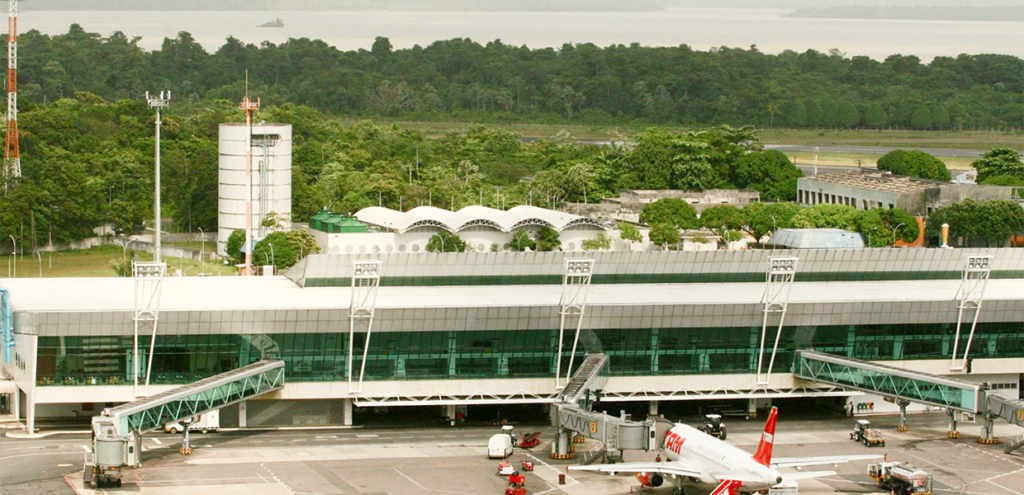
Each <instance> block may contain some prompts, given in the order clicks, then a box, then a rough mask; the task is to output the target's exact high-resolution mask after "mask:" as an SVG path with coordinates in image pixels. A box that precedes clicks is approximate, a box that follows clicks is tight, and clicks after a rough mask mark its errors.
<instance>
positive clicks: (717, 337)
mask: <svg viewBox="0 0 1024 495" xmlns="http://www.w3.org/2000/svg"><path fill="white" fill-rule="evenodd" d="M955 331H956V326H955V325H954V324H921V325H896V324H889V325H828V326H793V327H786V328H785V329H784V331H783V334H782V341H781V342H780V343H779V354H778V357H777V358H776V362H775V363H776V364H775V368H774V369H776V370H789V369H791V366H792V364H793V356H794V352H795V351H796V350H797V349H814V350H818V351H821V352H827V353H830V354H836V355H840V356H846V357H853V358H857V359H863V360H912V359H941V358H948V357H949V356H951V355H952V345H953V337H954V333H955ZM572 333H573V332H571V331H566V333H565V342H564V343H563V349H564V351H563V353H562V366H561V369H562V373H563V375H564V374H565V371H566V369H567V367H568V364H569V354H570V352H571V349H572V337H573V335H572ZM760 334H761V328H760V327H759V326H758V327H752V326H750V327H734V328H649V329H601V330H587V331H585V332H584V333H583V334H581V336H580V344H579V347H578V349H577V357H576V359H575V362H574V366H575V365H579V363H581V362H582V357H583V354H584V353H585V352H605V353H606V354H608V355H609V356H610V364H609V370H608V372H609V375H610V376H648V375H687V374H726V373H754V372H755V368H756V366H757V356H758V350H759V344H760V342H759V339H760ZM364 339H365V334H356V338H355V342H354V344H355V345H354V354H353V355H354V358H355V368H354V369H355V372H356V375H358V371H359V369H360V367H361V365H362V352H363V346H364V343H365V340H364ZM144 340H146V342H145V345H143V344H142V342H140V360H139V361H140V364H141V366H140V370H141V372H140V375H143V374H144V372H145V363H146V359H147V356H146V352H147V351H148V348H149V345H148V339H144ZM770 344H771V343H769V346H770ZM962 345H963V344H962V343H961V346H962ZM557 349H558V330H557V329H551V330H507V331H435V332H374V333H373V334H372V336H371V339H370V346H369V350H368V352H367V360H366V366H365V379H366V380H421V379H454V378H459V379H473V378H519V377H554V375H555V361H554V359H555V355H556V354H557ZM769 351H770V347H769ZM971 356H972V357H973V358H995V357H1002V358H1008V357H1018V358H1019V357H1024V323H1021V322H1013V323H979V324H978V329H977V332H976V334H975V337H974V343H973V344H972V346H971ZM260 359H283V360H284V361H285V363H286V373H287V376H288V381H289V382H320V381H344V380H345V379H346V362H347V360H348V334H346V333H261V334H241V335H239V334H214V335H159V336H157V340H156V352H155V355H154V357H153V377H152V380H151V383H157V384H185V383H192V382H194V381H197V380H199V379H202V378H205V377H207V376H212V375H215V374H218V373H223V372H225V371H230V370H232V369H235V368H238V367H241V366H245V365H247V364H251V363H254V362H256V361H258V360H260ZM38 360H39V366H38V377H39V384H40V385H109V384H125V383H131V381H132V372H131V370H132V337H131V336H78V337H46V336H43V337H40V338H39V356H38Z"/></svg>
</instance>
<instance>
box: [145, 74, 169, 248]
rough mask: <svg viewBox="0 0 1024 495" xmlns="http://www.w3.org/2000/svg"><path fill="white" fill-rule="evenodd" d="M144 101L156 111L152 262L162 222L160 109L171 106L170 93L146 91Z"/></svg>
mask: <svg viewBox="0 0 1024 495" xmlns="http://www.w3.org/2000/svg"><path fill="white" fill-rule="evenodd" d="M146 101H147V102H149V108H152V109H155V110H156V123H155V124H154V125H155V127H156V171H155V173H154V176H153V177H154V182H155V183H156V184H155V187H154V191H155V192H154V196H153V213H154V216H155V217H156V224H155V225H154V226H153V227H154V229H153V230H154V231H155V234H154V237H153V245H154V249H153V261H156V262H159V261H160V230H161V227H162V225H161V224H162V222H161V220H160V109H161V108H164V107H166V106H168V105H170V104H171V92H170V91H167V92H164V91H161V92H160V96H153V97H152V98H151V97H150V96H149V91H146Z"/></svg>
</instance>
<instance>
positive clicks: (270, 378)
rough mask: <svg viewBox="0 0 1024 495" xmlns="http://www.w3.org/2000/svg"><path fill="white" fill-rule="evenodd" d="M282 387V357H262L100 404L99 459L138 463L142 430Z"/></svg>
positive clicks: (95, 426) (95, 430)
mask: <svg viewBox="0 0 1024 495" xmlns="http://www.w3.org/2000/svg"><path fill="white" fill-rule="evenodd" d="M282 388H284V361H281V360H264V361H259V362H256V363H253V364H250V365H248V366H243V367H241V368H238V369H235V370H232V371H228V372H226V373H221V374H219V375H215V376H211V377H209V378H205V379H203V380H200V381H198V382H195V383H191V384H189V385H184V386H181V387H176V388H173V389H171V390H168V391H166V392H162V393H159V394H156V395H153V396H150V397H145V398H142V399H139V400H136V401H134V402H129V403H127V404H123V405H120V406H117V407H113V408H108V409H104V410H103V412H102V413H101V414H100V415H99V416H94V417H93V418H92V429H93V437H94V442H95V445H94V447H95V448H94V450H95V451H96V456H97V459H99V458H100V456H101V454H102V455H103V457H104V458H105V459H108V461H107V462H106V463H107V464H108V465H118V464H117V462H116V460H117V459H119V458H120V459H122V461H121V463H120V465H138V452H139V442H140V439H141V436H142V434H144V433H146V432H149V431H153V430H157V429H161V428H163V427H164V425H166V424H168V423H174V422H180V421H186V420H188V419H189V418H192V417H195V416H199V415H202V414H206V413H208V412H210V411H213V410H216V409H220V408H222V407H224V406H227V405H230V404H235V403H238V402H242V401H244V400H247V399H251V398H253V397H256V396H259V395H263V394H266V393H269V392H273V391H275V390H280V389H282ZM185 434H186V435H187V434H188V428H186V429H185ZM186 439H187V436H186ZM186 442H187V440H186ZM185 448H187V445H186V447H185ZM101 450H102V451H104V452H101ZM118 450H120V451H121V452H118Z"/></svg>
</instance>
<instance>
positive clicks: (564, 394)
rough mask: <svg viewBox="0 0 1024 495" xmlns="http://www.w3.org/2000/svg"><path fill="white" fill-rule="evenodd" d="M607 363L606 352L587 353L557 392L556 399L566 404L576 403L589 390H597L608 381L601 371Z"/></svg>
mask: <svg viewBox="0 0 1024 495" xmlns="http://www.w3.org/2000/svg"><path fill="white" fill-rule="evenodd" d="M607 365H608V356H607V355H606V354H587V355H586V356H585V357H584V358H583V363H582V364H580V367H579V369H577V370H576V373H574V374H573V375H572V378H570V379H569V382H568V383H566V384H565V388H563V389H562V391H561V392H560V393H559V394H558V401H559V402H563V403H566V404H578V403H579V401H580V399H583V398H585V397H586V394H587V392H589V391H590V390H599V389H600V388H601V387H603V386H604V384H605V383H607V382H608V377H607V376H605V375H603V374H602V372H603V371H604V369H605V366H607Z"/></svg>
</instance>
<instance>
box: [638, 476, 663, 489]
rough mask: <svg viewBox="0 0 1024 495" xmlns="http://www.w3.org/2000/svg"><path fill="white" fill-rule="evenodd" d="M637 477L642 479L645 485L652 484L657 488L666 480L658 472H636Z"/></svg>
mask: <svg viewBox="0 0 1024 495" xmlns="http://www.w3.org/2000/svg"><path fill="white" fill-rule="evenodd" d="M636 479H637V480H638V481H640V484H641V485H643V486H650V487H654V488H657V487H659V486H661V484H662V483H664V482H665V480H664V478H662V477H661V475H660V474H658V473H636Z"/></svg>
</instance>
